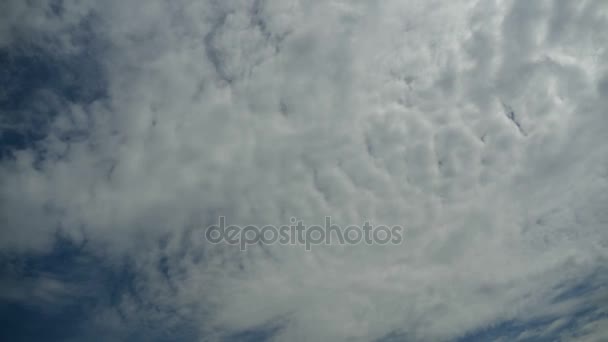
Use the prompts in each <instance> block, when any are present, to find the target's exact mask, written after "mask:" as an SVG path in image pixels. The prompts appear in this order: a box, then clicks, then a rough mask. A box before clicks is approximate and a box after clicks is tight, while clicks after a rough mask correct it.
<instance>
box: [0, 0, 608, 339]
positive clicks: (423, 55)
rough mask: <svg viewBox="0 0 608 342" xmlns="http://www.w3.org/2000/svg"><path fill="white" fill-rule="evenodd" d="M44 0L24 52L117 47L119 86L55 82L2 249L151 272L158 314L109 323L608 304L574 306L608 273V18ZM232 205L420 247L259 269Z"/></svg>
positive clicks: (25, 27) (3, 179)
mask: <svg viewBox="0 0 608 342" xmlns="http://www.w3.org/2000/svg"><path fill="white" fill-rule="evenodd" d="M27 4H28V5H25V4H23V5H22V4H20V3H18V2H16V1H9V2H8V4H6V5H3V6H5V7H6V8H7V9H8V13H13V14H16V15H17V14H18V16H16V17H19V16H21V17H23V18H27V19H24V20H20V21H17V20H13V21H10V22H5V24H3V27H2V28H1V32H2V34H1V35H0V48H2V49H3V50H4V51H15V49H17V47H18V46H19V44H22V42H24V41H26V42H28V44H26V45H24V46H26V47H27V49H28V50H27V51H33V50H31V49H32V48H31V46H36V47H42V48H43V50H44V51H45V55H44V59H47V58H51V56H52V57H53V58H56V59H58V60H61V61H64V62H65V61H68V62H69V61H72V60H71V59H70V58H72V57H71V56H74V55H78V56H80V55H79V54H82V53H83V51H92V52H94V53H88V54H87V55H86V56H87V58H89V59H90V60H91V61H89V62H88V63H90V64H87V65H93V66H94V68H98V69H95V70H100V71H99V73H86V72H77V73H76V75H83V77H82V78H81V79H77V80H75V81H72V82H73V83H72V84H74V85H81V86H83V87H89V88H87V89H93V90H96V91H91V92H87V94H89V95H90V94H93V95H90V96H87V97H86V98H83V97H78V98H73V97H72V98H70V97H69V96H67V95H66V92H65V91H64V90H61V89H60V90H59V91H54V92H53V93H54V95H53V96H56V97H58V98H59V99H60V100H59V101H57V105H56V110H55V111H54V114H53V115H50V116H49V118H48V121H49V122H50V123H49V124H48V126H45V127H44V130H42V133H43V136H44V138H40V139H37V140H36V141H34V142H31V143H28V144H26V145H25V146H20V147H18V148H17V147H15V148H12V151H11V157H7V158H4V159H3V160H2V161H1V162H0V202H1V203H3V205H2V206H1V209H0V216H1V217H2V219H3V221H4V222H6V223H7V225H6V228H4V229H2V231H1V232H0V235H1V238H0V241H2V242H1V244H0V248H1V249H2V250H3V251H4V252H5V253H9V254H14V255H28V254H31V253H37V254H41V253H42V255H44V253H48V252H49V251H50V250H52V248H53V246H54V242H55V241H56V239H57V237H58V236H59V237H61V238H67V239H68V240H70V241H72V242H73V243H75V244H81V243H84V244H85V245H86V247H85V248H86V251H87V253H91V254H93V255H96V256H98V257H99V258H102V259H103V260H106V261H108V262H109V263H110V264H113V263H114V262H113V261H118V260H123V259H127V260H129V262H130V264H132V265H133V266H132V267H133V272H134V274H135V276H134V280H133V283H134V285H133V286H134V287H135V288H136V293H137V297H138V298H140V299H141V300H134V299H132V298H129V297H125V299H124V301H122V302H120V304H116V303H114V304H112V305H114V306H118V307H121V308H122V309H121V310H119V311H121V312H122V314H120V315H118V314H116V310H115V308H113V307H109V308H107V310H101V309H100V310H97V311H96V312H95V313H94V314H95V315H98V320H99V321H100V322H101V321H106V320H110V321H111V319H110V318H108V317H113V318H112V319H115V320H116V321H117V322H120V321H121V320H123V321H126V322H132V321H130V319H135V317H136V318H137V319H138V320H139V319H141V320H142V321H146V319H147V317H152V318H150V319H151V320H152V321H155V322H156V321H161V319H158V317H167V316H173V317H174V319H176V320H181V319H183V320H184V321H188V322H195V323H196V324H195V325H196V326H197V327H199V329H200V331H199V332H198V335H199V336H201V339H202V340H205V339H207V340H221V339H238V338H249V337H247V336H250V337H251V338H252V339H255V338H258V339H263V338H269V339H275V340H292V341H307V340H326V341H345V340H355V341H359V340H361V341H368V340H382V339H383V338H384V339H387V338H388V339H389V340H390V338H392V337H393V336H396V338H397V339H399V338H400V337H401V336H405V338H407V339H408V340H420V341H436V340H451V339H457V338H460V337H462V336H466V334H468V333H470V332H472V331H476V330H478V329H483V328H485V327H488V326H492V325H495V324H498V323H500V322H504V321H510V320H515V319H520V320H522V321H525V320H523V319H522V317H523V318H526V319H530V320H532V319H535V318H537V317H544V316H547V315H552V314H554V313H555V312H556V311H557V312H560V313H562V314H563V315H567V314H570V313H572V312H578V311H577V310H578V309H580V308H581V307H584V306H585V305H587V302H585V301H583V303H578V302H577V303H573V304H572V305H570V306H568V305H564V303H562V302H553V298H555V296H557V295H559V293H561V292H560V290H559V289H560V286H561V285H563V284H570V282H571V281H572V279H577V278H579V277H582V276H587V275H588V274H593V273H595V272H599V271H598V267H599V266H600V265H602V263H604V262H605V260H606V252H607V250H606V246H607V243H608V237H607V235H606V229H605V226H606V223H607V220H608V217H607V216H606V214H605V213H604V211H605V210H604V208H605V206H606V200H607V198H606V195H605V194H606V190H607V189H606V187H607V185H608V183H607V182H606V180H607V179H608V178H607V176H608V173H607V172H606V162H607V161H608V149H607V148H606V144H605V140H606V138H605V131H606V128H608V127H607V123H608V122H607V120H606V118H605V111H606V108H607V103H606V100H605V98H606V96H604V95H605V93H606V88H607V87H606V84H607V83H606V80H607V79H608V76H607V75H608V73H607V72H608V69H607V65H608V64H607V62H608V58H607V56H608V55H607V52H606V51H605V48H604V47H605V46H607V45H608V44H606V43H607V42H606V38H605V37H604V35H602V34H601V33H602V32H603V31H605V29H606V25H607V24H606V22H607V21H606V16H607V15H608V8H607V7H606V6H605V4H604V3H603V2H601V1H582V2H580V3H578V4H572V3H569V2H564V1H557V0H556V1H539V2H528V1H523V0H515V1H507V2H497V1H484V2H475V1H464V0H462V1H453V2H452V3H450V4H441V5H439V4H436V3H430V2H424V1H410V2H407V3H404V2H402V1H384V2H382V3H368V2H364V1H349V2H345V1H337V0H336V1H308V2H301V1H275V0H268V1H254V2H248V1H221V2H220V1H204V2H194V1H188V0H182V1H172V2H168V1H161V0H154V1H148V2H146V4H145V5H142V4H141V3H140V2H135V1H130V0H127V1H108V2H104V3H103V4H101V3H96V2H93V1H85V2H72V1H63V2H61V1H59V2H54V1H50V2H47V1H34V2H28V3H27ZM0 22H4V21H0ZM83 27H86V28H87V30H88V31H87V32H88V33H87V34H86V35H85V38H86V39H85V38H82V35H81V34H80V33H81V32H83V31H86V30H84V29H83ZM50 38H53V39H50ZM7 53H8V52H7ZM67 65H68V68H72V69H70V70H81V69H78V68H79V65H80V66H82V64H78V63H67ZM87 70H88V69H87ZM99 80H103V82H99ZM95 82H97V83H95ZM91 84H97V86H96V87H91V86H90V85H91ZM49 87H50V88H52V89H55V90H57V89H59V88H58V87H57V86H54V85H51V86H49ZM99 87H101V88H103V90H98V89H99ZM47 88H48V87H47ZM43 103H44V101H43ZM37 108H38V107H34V106H33V105H32V108H25V109H23V108H21V109H19V110H20V112H21V111H22V112H24V113H25V112H26V111H29V112H33V113H38V111H39V110H38V109H37ZM2 113H3V115H4V113H6V110H5V109H4V108H3V110H2ZM4 116H5V117H7V116H6V115H4ZM3 121H4V120H3ZM24 125H25V124H24ZM26 126H27V125H26ZM2 130H3V133H4V132H6V128H4V126H3V128H2ZM220 215H223V216H226V217H227V218H228V220H229V221H230V222H231V223H233V224H240V225H247V224H256V225H260V226H261V225H265V224H273V225H280V224H286V223H288V222H289V219H290V218H291V217H297V218H299V219H302V220H303V221H304V222H305V223H307V224H314V223H322V222H323V220H324V217H325V216H327V215H331V216H332V219H333V221H334V222H337V223H338V224H340V225H343V226H346V225H348V224H362V223H363V222H365V221H366V220H369V221H370V222H373V224H377V225H378V224H387V225H393V224H399V225H402V226H404V227H406V234H405V241H404V244H403V245H401V246H398V247H394V246H391V247H382V246H371V247H370V246H349V247H343V246H319V247H318V248H313V251H312V252H306V251H304V249H303V248H294V247H293V246H266V247H264V248H261V247H260V248H252V249H250V250H248V251H247V252H245V253H243V252H240V251H238V248H237V249H233V248H229V247H226V246H212V245H210V244H208V243H206V242H205V241H204V240H203V228H204V227H205V226H206V225H208V224H211V223H214V222H216V221H217V217H218V216H220ZM116 263H118V262H116ZM602 289H603V288H601V287H600V288H599V289H596V291H594V293H597V292H598V291H599V292H602V291H604V292H605V290H602ZM585 296H586V294H585ZM142 303H144V304H142ZM560 310H561V311H560ZM176 313H177V314H176ZM175 317H177V318H175ZM552 317H553V316H552ZM117 324H118V323H117ZM598 329H599V325H598V324H596V323H593V322H589V323H588V324H587V325H585V328H584V330H585V331H589V334H593V333H596V334H597V333H601V332H597V331H599V330H598Z"/></svg>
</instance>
